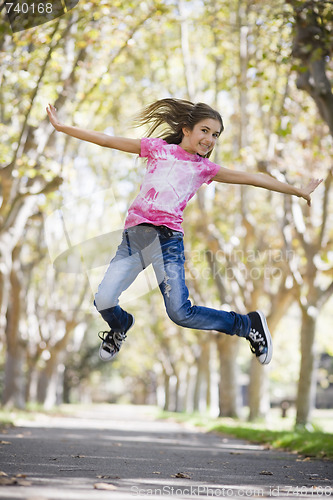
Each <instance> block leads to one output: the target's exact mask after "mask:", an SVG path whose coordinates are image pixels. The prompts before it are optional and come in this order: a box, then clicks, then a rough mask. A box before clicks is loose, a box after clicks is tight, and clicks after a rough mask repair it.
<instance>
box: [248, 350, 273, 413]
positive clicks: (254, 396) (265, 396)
mask: <svg viewBox="0 0 333 500" xmlns="http://www.w3.org/2000/svg"><path fill="white" fill-rule="evenodd" d="M265 372H266V370H265V367H264V366H262V365H261V364H259V363H258V360H257V359H256V358H255V356H253V357H252V359H251V368H250V384H249V409H250V412H249V420H250V421H253V420H255V419H257V418H263V417H265V416H266V415H267V412H268V410H269V406H270V405H269V393H268V377H267V374H266V373H265Z"/></svg>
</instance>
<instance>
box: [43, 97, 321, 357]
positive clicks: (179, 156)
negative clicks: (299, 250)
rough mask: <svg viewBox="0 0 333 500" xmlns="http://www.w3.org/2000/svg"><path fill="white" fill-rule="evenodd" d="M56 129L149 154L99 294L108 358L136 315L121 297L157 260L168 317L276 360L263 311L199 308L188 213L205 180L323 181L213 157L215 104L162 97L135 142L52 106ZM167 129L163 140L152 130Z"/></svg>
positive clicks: (143, 119)
mask: <svg viewBox="0 0 333 500" xmlns="http://www.w3.org/2000/svg"><path fill="white" fill-rule="evenodd" d="M47 113H48V116H49V119H50V121H51V123H52V125H53V126H54V128H55V129H56V130H58V131H60V132H64V133H65V134H68V135H70V136H72V137H76V138H77V139H82V140H84V141H88V142H92V143H94V144H98V145H100V146H105V147H108V148H113V149H118V150H120V151H125V152H127V153H133V154H136V155H139V156H140V157H144V158H147V169H146V173H145V175H144V178H143V181H142V185H141V188H140V192H139V194H138V196H137V197H136V199H135V200H134V201H133V203H132V205H131V206H130V208H129V210H128V215H127V218H126V220H125V228H124V232H123V237H122V241H121V243H120V245H119V247H118V250H117V252H116V255H115V257H114V258H113V259H112V260H111V263H110V265H109V267H108V269H107V271H106V273H105V275H104V278H103V280H102V282H101V283H100V285H99V287H98V291H97V293H96V295H95V302H94V304H95V306H96V308H97V310H98V311H99V313H100V314H101V316H102V317H103V319H104V320H105V321H106V322H107V324H108V325H109V328H110V330H109V331H105V332H100V334H99V336H100V338H101V340H102V344H101V346H100V350H99V353H100V357H101V359H102V360H104V361H108V360H111V359H113V358H114V357H115V356H116V354H117V353H118V352H119V350H120V348H121V345H122V343H123V341H124V340H125V339H126V334H127V332H128V330H129V329H130V328H131V327H132V326H133V325H134V317H133V315H132V314H130V313H128V312H127V311H125V310H124V309H122V308H121V307H120V306H119V302H118V299H119V297H120V295H121V293H122V292H123V291H124V290H126V289H127V288H128V287H129V286H130V285H131V283H133V281H134V280H135V278H136V277H137V275H138V274H139V273H140V271H142V270H143V269H145V268H146V267H147V266H148V265H149V264H152V265H153V268H154V271H155V274H156V277H157V280H158V283H159V288H160V290H161V293H162V295H163V298H164V303H165V307H166V311H167V314H168V316H169V317H170V319H171V320H172V321H174V322H175V323H176V324H177V325H180V326H183V327H187V328H193V329H199V330H215V331H217V332H222V333H226V334H228V335H238V336H239V337H244V338H245V339H247V340H248V341H249V343H250V348H251V350H252V352H253V353H254V354H255V355H256V357H257V359H258V361H259V362H260V363H261V364H268V363H269V362H270V361H271V358H272V352H273V347H272V339H271V335H270V332H269V329H268V326H267V322H266V319H265V316H264V315H263V313H262V312H261V311H254V312H249V313H248V314H246V315H241V314H238V313H236V312H226V311H222V310H217V309H211V308H207V307H202V306H196V305H192V304H191V302H190V300H189V292H188V289H187V287H186V284H185V271H184V262H185V257H184V245H183V229H182V226H181V224H182V221H183V211H184V209H185V207H186V205H187V203H188V201H189V200H190V199H191V198H192V197H193V196H194V194H195V193H196V191H197V190H198V189H199V187H200V186H201V185H202V184H203V183H207V184H209V183H210V182H211V181H213V180H214V181H217V182H223V183H228V184H247V185H252V186H257V187H262V188H265V189H269V190H271V191H278V192H280V193H285V194H289V195H295V196H299V197H302V198H304V199H305V200H306V201H307V203H308V205H311V197H310V195H311V193H312V192H313V191H314V190H315V189H316V187H317V186H318V184H319V183H320V182H321V180H317V179H312V180H311V181H310V182H309V184H308V185H307V186H306V187H304V188H302V189H298V188H296V187H294V186H292V185H289V184H287V183H283V182H280V181H278V180H276V179H274V178H273V177H270V176H268V175H264V174H258V173H248V172H242V171H236V170H230V169H228V168H224V167H221V166H219V165H217V164H215V163H213V162H211V161H210V160H209V159H208V158H209V156H210V154H211V152H212V151H213V148H214V146H215V144H216V141H217V139H218V138H219V136H220V135H221V133H222V131H223V129H224V127H223V121H222V117H221V115H220V114H219V113H218V112H217V111H215V110H214V109H212V108H211V107H210V106H208V105H206V104H203V103H198V104H193V103H192V102H189V101H185V100H181V99H171V98H170V99H161V100H159V101H156V102H155V103H153V104H151V105H150V106H148V107H147V108H146V109H144V110H143V111H142V113H141V114H140V115H139V117H138V123H139V124H140V125H149V126H150V128H149V131H148V133H147V137H146V138H143V139H141V140H140V139H128V138H123V137H111V136H109V135H106V134H104V133H101V132H95V131H90V130H83V129H81V128H78V127H72V126H68V125H64V124H62V123H61V122H60V121H59V120H58V117H57V114H56V109H55V108H54V106H52V105H49V106H48V107H47ZM160 126H164V130H163V133H161V134H160V135H159V137H155V138H152V137H151V135H153V134H154V132H155V131H156V130H157V129H158V128H159V127H160Z"/></svg>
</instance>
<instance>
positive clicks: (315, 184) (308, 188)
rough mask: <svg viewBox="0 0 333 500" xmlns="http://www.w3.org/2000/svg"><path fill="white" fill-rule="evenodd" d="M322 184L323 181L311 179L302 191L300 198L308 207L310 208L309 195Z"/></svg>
mask: <svg viewBox="0 0 333 500" xmlns="http://www.w3.org/2000/svg"><path fill="white" fill-rule="evenodd" d="M321 182H323V179H311V180H310V182H309V184H308V185H307V186H305V188H303V189H302V194H301V196H302V198H304V199H305V200H306V201H307V203H308V205H309V207H311V193H313V191H314V190H315V189H316V188H317V187H318V186H319V184H320V183H321Z"/></svg>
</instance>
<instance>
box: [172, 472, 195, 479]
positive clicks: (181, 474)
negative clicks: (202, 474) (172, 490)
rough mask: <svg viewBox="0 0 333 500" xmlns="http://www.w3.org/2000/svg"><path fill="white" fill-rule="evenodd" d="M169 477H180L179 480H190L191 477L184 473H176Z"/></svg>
mask: <svg viewBox="0 0 333 500" xmlns="http://www.w3.org/2000/svg"><path fill="white" fill-rule="evenodd" d="M171 477H180V478H184V479H191V476H189V475H188V474H186V473H185V472H177V474H174V475H172V476H171Z"/></svg>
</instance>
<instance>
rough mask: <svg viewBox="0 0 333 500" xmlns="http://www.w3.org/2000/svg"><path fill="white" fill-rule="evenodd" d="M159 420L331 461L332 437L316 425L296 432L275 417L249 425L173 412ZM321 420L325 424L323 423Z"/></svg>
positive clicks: (290, 423) (290, 424)
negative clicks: (164, 419) (180, 423)
mask: <svg viewBox="0 0 333 500" xmlns="http://www.w3.org/2000/svg"><path fill="white" fill-rule="evenodd" d="M159 417H160V418H172V419H175V420H177V421H178V422H183V423H188V424H190V425H195V426H199V427H203V428H204V429H205V430H206V431H208V432H219V433H221V434H224V435H230V436H234V437H236V438H239V439H244V440H247V441H251V442H254V443H260V444H263V445H267V446H269V447H270V448H276V449H285V450H289V451H294V452H297V453H299V454H301V455H305V456H310V457H316V458H325V459H328V460H333V433H331V432H327V431H326V430H323V429H320V428H318V427H317V426H316V425H310V426H307V427H306V428H304V427H300V428H295V426H294V423H293V422H294V421H293V419H292V418H288V419H281V418H280V417H278V416H277V415H275V416H274V417H273V418H272V417H271V419H270V421H269V422H268V423H267V422H256V423H250V422H245V421H241V420H238V419H230V418H212V417H209V416H204V415H200V414H186V413H173V412H162V413H160V415H159ZM322 420H323V421H325V419H322ZM331 422H332V421H331ZM329 425H331V424H329ZM277 429H278V430H277Z"/></svg>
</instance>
